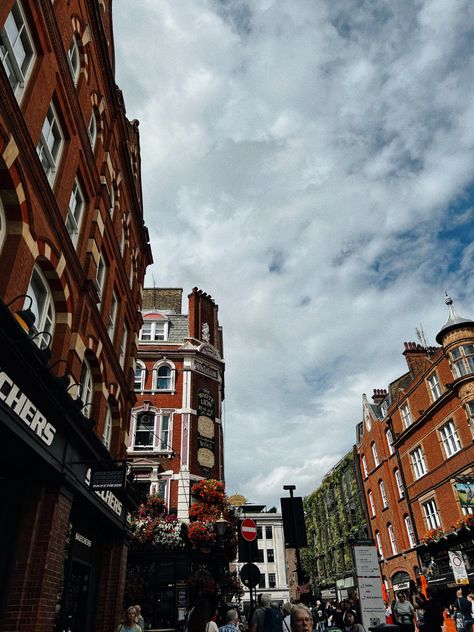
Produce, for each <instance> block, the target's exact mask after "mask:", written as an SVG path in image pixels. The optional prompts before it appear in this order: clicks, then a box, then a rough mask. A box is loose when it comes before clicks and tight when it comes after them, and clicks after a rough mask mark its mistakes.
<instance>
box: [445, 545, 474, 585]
mask: <svg viewBox="0 0 474 632" xmlns="http://www.w3.org/2000/svg"><path fill="white" fill-rule="evenodd" d="M448 555H449V563H450V564H451V568H452V569H453V575H454V580H455V581H456V584H469V578H468V576H467V571H466V565H465V564H464V557H463V554H462V551H448Z"/></svg>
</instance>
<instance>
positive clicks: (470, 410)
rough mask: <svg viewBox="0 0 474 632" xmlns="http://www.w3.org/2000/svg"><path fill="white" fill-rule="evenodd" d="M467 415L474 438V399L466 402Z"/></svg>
mask: <svg viewBox="0 0 474 632" xmlns="http://www.w3.org/2000/svg"><path fill="white" fill-rule="evenodd" d="M466 415H467V422H468V424H469V428H470V429H471V435H472V438H473V439H474V400H471V401H469V402H466Z"/></svg>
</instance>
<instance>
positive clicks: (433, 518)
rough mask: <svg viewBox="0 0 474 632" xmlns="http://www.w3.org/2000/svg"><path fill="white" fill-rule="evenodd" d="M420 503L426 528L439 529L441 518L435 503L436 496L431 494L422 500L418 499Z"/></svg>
mask: <svg viewBox="0 0 474 632" xmlns="http://www.w3.org/2000/svg"><path fill="white" fill-rule="evenodd" d="M420 504H421V508H422V513H423V518H424V521H425V525H426V528H427V530H428V531H430V530H431V529H440V528H441V518H440V515H439V510H438V506H437V504H436V497H435V496H434V495H432V496H431V497H430V498H427V499H425V500H423V502H421V501H420Z"/></svg>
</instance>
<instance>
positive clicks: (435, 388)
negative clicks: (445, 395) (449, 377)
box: [426, 371, 442, 402]
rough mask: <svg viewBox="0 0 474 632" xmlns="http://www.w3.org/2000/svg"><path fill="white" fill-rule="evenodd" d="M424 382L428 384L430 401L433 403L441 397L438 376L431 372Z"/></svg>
mask: <svg viewBox="0 0 474 632" xmlns="http://www.w3.org/2000/svg"><path fill="white" fill-rule="evenodd" d="M426 381H427V382H428V389H429V391H430V396H431V399H432V401H433V402H435V401H436V400H437V399H439V398H440V397H441V395H442V391H441V383H440V381H439V378H438V374H437V373H436V371H435V372H433V373H432V374H431V375H430V376H429V377H428V379H427V380H426Z"/></svg>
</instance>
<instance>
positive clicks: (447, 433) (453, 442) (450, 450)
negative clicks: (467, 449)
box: [439, 419, 462, 459]
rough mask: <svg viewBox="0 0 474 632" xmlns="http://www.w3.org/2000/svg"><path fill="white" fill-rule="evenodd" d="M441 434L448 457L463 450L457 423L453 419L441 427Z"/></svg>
mask: <svg viewBox="0 0 474 632" xmlns="http://www.w3.org/2000/svg"><path fill="white" fill-rule="evenodd" d="M439 436H440V438H441V443H442V444H443V449H444V453H445V455H446V458H447V459H450V458H451V457H452V456H454V455H455V454H457V453H458V452H460V451H461V448H462V446H461V441H460V439H459V435H458V431H457V428H456V424H455V423H454V421H453V420H452V419H450V420H449V421H448V422H447V423H445V424H444V425H443V426H441V428H439Z"/></svg>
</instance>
